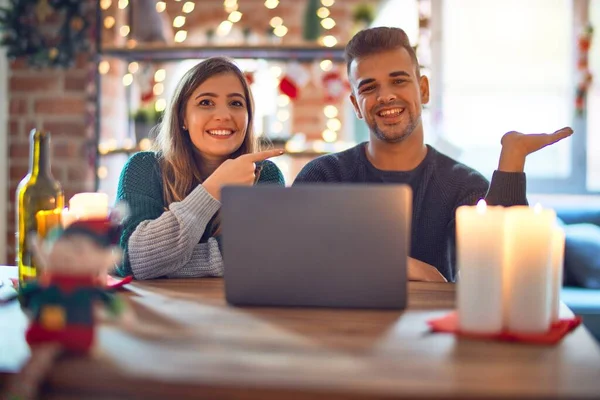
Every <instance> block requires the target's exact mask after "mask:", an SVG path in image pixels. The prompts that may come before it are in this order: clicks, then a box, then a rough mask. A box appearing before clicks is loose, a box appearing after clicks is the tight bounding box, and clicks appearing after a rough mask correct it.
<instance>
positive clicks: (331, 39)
mask: <svg viewBox="0 0 600 400" xmlns="http://www.w3.org/2000/svg"><path fill="white" fill-rule="evenodd" d="M336 44H337V39H336V38H335V36H332V35H327V36H325V37H324V38H323V46H325V47H333V46H335V45H336Z"/></svg>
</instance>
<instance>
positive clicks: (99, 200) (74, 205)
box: [69, 193, 109, 219]
mask: <svg viewBox="0 0 600 400" xmlns="http://www.w3.org/2000/svg"><path fill="white" fill-rule="evenodd" d="M108 212H109V210H108V195H107V194H106V193H77V194H76V195H74V196H73V197H71V200H69V213H72V214H74V215H75V218H76V219H94V218H106V217H108Z"/></svg>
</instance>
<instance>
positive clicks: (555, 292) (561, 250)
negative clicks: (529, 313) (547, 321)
mask: <svg viewBox="0 0 600 400" xmlns="http://www.w3.org/2000/svg"><path fill="white" fill-rule="evenodd" d="M564 259H565V231H564V230H563V229H562V228H560V227H559V226H556V227H555V228H554V231H553V235H552V301H551V307H550V315H551V318H552V322H558V321H559V319H560V316H559V314H560V291H561V289H562V280H563V264H564Z"/></svg>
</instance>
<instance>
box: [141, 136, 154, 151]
mask: <svg viewBox="0 0 600 400" xmlns="http://www.w3.org/2000/svg"><path fill="white" fill-rule="evenodd" d="M139 145H140V150H143V151H145V150H150V147H152V141H150V139H148V138H143V139H142V140H140V143H139Z"/></svg>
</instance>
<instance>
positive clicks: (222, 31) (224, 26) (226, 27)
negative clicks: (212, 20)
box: [217, 21, 233, 36]
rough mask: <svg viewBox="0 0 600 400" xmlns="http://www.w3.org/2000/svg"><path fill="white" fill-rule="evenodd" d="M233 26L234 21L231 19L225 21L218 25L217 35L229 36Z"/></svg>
mask: <svg viewBox="0 0 600 400" xmlns="http://www.w3.org/2000/svg"><path fill="white" fill-rule="evenodd" d="M232 27H233V23H232V22H231V21H223V22H221V23H220V24H219V26H218V27H217V35H219V36H227V35H228V34H229V32H231V28H232Z"/></svg>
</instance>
